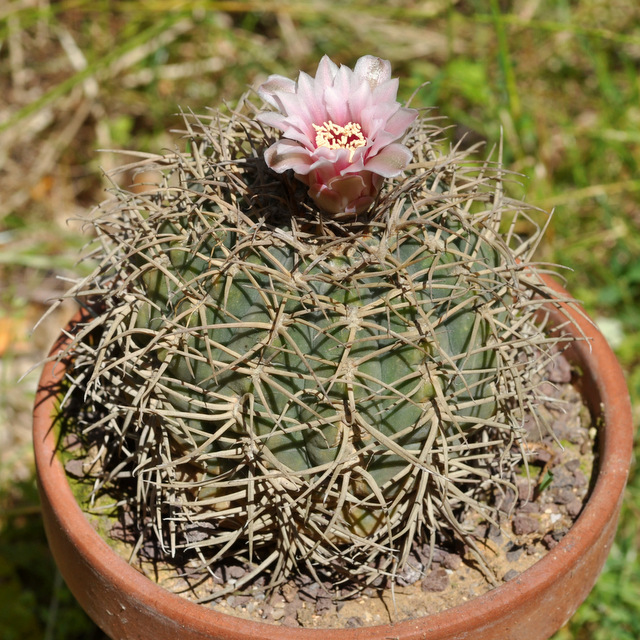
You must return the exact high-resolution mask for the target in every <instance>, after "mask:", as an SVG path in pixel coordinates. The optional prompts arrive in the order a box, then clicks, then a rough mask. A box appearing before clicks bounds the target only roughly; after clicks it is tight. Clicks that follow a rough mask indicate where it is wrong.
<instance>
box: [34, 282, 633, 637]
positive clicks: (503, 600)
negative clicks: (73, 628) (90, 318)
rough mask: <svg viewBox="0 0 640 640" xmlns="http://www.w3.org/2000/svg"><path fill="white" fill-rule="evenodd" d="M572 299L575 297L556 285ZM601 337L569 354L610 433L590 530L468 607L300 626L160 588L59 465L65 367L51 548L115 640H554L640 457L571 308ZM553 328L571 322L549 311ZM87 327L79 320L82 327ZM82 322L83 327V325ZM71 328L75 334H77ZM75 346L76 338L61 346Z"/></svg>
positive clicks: (46, 398)
mask: <svg viewBox="0 0 640 640" xmlns="http://www.w3.org/2000/svg"><path fill="white" fill-rule="evenodd" d="M546 281H547V283H548V284H550V285H551V286H553V287H554V288H555V289H556V290H557V291H558V292H559V293H560V294H561V295H566V296H568V294H567V293H566V292H565V291H563V290H562V288H560V287H559V286H558V285H557V284H554V283H553V281H551V280H550V279H546ZM564 311H565V313H566V314H568V315H570V316H571V317H572V318H573V319H574V321H575V324H576V327H579V329H577V328H576V327H572V326H570V325H569V326H567V327H566V329H567V330H571V331H582V332H583V333H584V335H585V336H587V337H588V338H589V340H578V341H575V342H574V343H572V345H571V347H570V349H569V351H568V352H567V354H568V357H569V358H570V360H571V361H572V362H573V363H574V364H575V365H576V366H577V367H578V368H579V370H580V371H581V372H582V378H581V390H582V393H583V397H584V399H585V401H586V402H587V404H588V405H589V407H590V409H591V411H592V413H593V415H595V416H600V417H601V418H602V420H601V421H600V422H601V424H603V425H604V428H603V429H602V430H601V432H600V433H599V437H598V442H599V466H598V475H597V479H596V482H595V484H594V486H593V491H592V493H591V496H590V498H589V501H588V503H587V504H586V506H585V508H584V510H583V512H582V514H581V515H580V517H579V519H578V521H577V522H576V524H575V525H574V527H573V528H572V529H571V531H570V532H569V533H568V534H567V535H566V536H565V537H564V538H563V539H562V541H561V542H560V543H559V544H558V545H557V546H556V547H555V548H554V549H553V550H552V551H550V552H549V553H548V554H547V555H546V556H545V557H544V558H543V559H542V560H540V561H539V562H537V563H536V564H535V565H533V566H532V567H531V568H530V569H528V570H527V571H525V572H523V573H522V574H521V575H520V576H518V578H516V579H514V580H512V581H510V582H507V583H505V584H503V585H501V586H499V587H497V588H496V589H494V590H492V591H490V592H488V593H486V594H485V595H483V596H480V597H478V598H476V599H474V600H472V601H469V602H467V603H465V604H463V605H460V606H458V607H455V608H452V609H449V610H447V611H444V612H442V613H439V614H435V615H432V616H428V617H423V618H417V619H415V620H410V621H406V622H401V623H397V624H394V625H384V626H376V627H363V628H356V629H298V628H289V627H283V626H276V625H268V624H261V623H257V622H251V621H246V620H242V619H240V618H235V617H232V616H228V615H224V614H220V613H217V612H215V611H213V610H211V609H209V608H207V607H206V606H203V605H197V604H194V603H191V602H189V601H187V600H185V599H184V598H181V597H179V596H177V595H174V594H172V593H170V592H169V591H166V590H165V589H163V588H161V587H159V586H158V585H156V584H155V583H153V582H152V581H150V580H149V579H147V578H146V577H144V576H143V575H142V574H140V573H139V572H137V571H136V570H135V569H134V568H133V567H131V566H130V565H128V564H127V563H126V562H125V561H124V560H123V559H121V558H120V557H119V556H117V555H116V554H115V553H114V552H113V551H112V550H111V549H110V547H109V546H108V545H107V544H106V542H104V541H103V540H102V539H101V538H100V536H99V535H98V533H97V532H96V531H95V530H94V529H93V528H92V527H91V525H90V524H89V522H88V520H87V519H86V518H85V516H84V514H83V513H82V511H81V509H80V507H79V506H78V504H77V503H76V501H75V499H74V497H73V494H72V492H71V489H70V487H69V485H68V482H67V479H66V476H65V471H64V468H63V466H62V464H61V463H60V461H59V460H58V458H57V456H56V445H57V443H56V438H55V433H54V431H53V428H52V426H53V425H52V416H53V414H54V407H55V400H56V393H57V388H58V385H59V382H60V380H61V379H62V377H63V375H64V366H63V364H61V363H56V362H50V363H48V364H47V365H46V366H45V368H44V371H43V373H42V377H41V380H40V385H39V388H38V392H37V396H36V403H35V409H34V431H33V435H34V450H35V460H36V467H37V474H38V482H39V489H40V495H41V499H42V509H43V518H44V523H45V528H46V532H47V537H48V539H49V544H50V547H51V550H52V553H53V555H54V558H55V560H56V562H57V564H58V566H59V568H60V571H61V573H62V575H63V577H64V579H65V580H66V582H67V584H68V585H69V588H70V589H71V591H72V592H73V594H74V595H75V597H76V598H77V599H78V601H79V603H80V604H81V605H82V607H83V608H84V609H85V610H86V611H87V613H88V614H89V615H90V616H91V618H92V619H93V620H94V621H95V622H96V623H97V624H98V625H99V626H100V627H101V628H102V629H103V630H104V631H105V632H106V633H107V634H108V635H109V636H110V637H112V638H113V639H114V640H129V639H131V640H133V639H147V638H149V639H153V640H165V639H166V640H169V639H171V640H175V639H178V638H179V639H180V640H205V639H208V640H255V639H264V640H320V639H322V640H328V639H335V640H365V639H366V640H389V639H391V638H393V639H398V640H400V639H402V640H466V639H471V638H473V640H544V639H545V638H549V637H550V636H551V635H552V634H553V633H554V632H555V631H556V630H557V629H559V628H560V627H561V626H562V625H563V624H564V623H565V622H566V621H567V620H568V619H569V618H570V617H571V615H572V614H573V613H574V611H575V610H576V608H577V607H578V605H579V604H580V603H581V602H582V601H583V600H584V599H585V598H586V596H587V595H588V593H589V592H590V590H591V588H592V587H593V585H594V583H595V581H596V579H597V577H598V574H599V573H600V571H601V569H602V566H603V564H604V561H605V559H606V557H607V554H608V552H609V549H610V546H611V542H612V540H613V538H614V535H615V531H616V525H617V520H618V515H619V512H620V506H621V502H622V496H623V491H624V487H625V483H626V479H627V474H628V470H629V464H630V459H631V452H632V439H633V433H632V420H631V406H630V401H629V396H628V393H627V388H626V382H625V379H624V375H623V373H622V370H621V368H620V366H619V364H618V362H617V361H616V358H615V356H614V354H613V352H612V351H611V349H610V348H609V346H608V344H607V342H606V340H605V339H604V337H603V336H602V335H601V334H600V333H599V332H598V331H597V329H596V328H595V327H594V326H593V325H592V324H591V322H590V321H589V320H588V319H587V318H586V317H585V316H583V315H581V312H579V311H577V310H576V309H572V308H570V307H565V309H564ZM549 312H550V314H551V317H552V319H555V321H556V323H557V324H559V323H562V322H563V320H564V316H563V315H562V314H561V313H559V312H558V311H557V310H555V309H553V308H551V307H550V308H549ZM76 321H77V319H76ZM71 324H73V322H72V323H71ZM67 330H73V327H72V326H69V327H67ZM68 342H69V339H68V337H66V336H65V335H64V334H63V335H62V336H61V337H60V339H59V340H58V342H57V343H56V345H54V347H53V349H52V352H51V353H52V354H55V353H58V352H59V351H60V350H61V349H62V348H64V345H65V344H66V343H68Z"/></svg>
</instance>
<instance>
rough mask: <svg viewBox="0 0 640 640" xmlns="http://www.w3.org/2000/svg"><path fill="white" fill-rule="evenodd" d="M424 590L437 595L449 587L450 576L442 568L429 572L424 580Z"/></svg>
mask: <svg viewBox="0 0 640 640" xmlns="http://www.w3.org/2000/svg"><path fill="white" fill-rule="evenodd" d="M421 586H422V590H423V591H430V592H433V593H437V592H439V591H444V590H445V589H446V588H447V587H448V586H449V574H448V573H447V572H446V570H445V569H442V568H441V567H439V568H437V569H433V570H432V571H429V573H428V574H427V575H426V576H425V577H424V578H423V580H422V585H421Z"/></svg>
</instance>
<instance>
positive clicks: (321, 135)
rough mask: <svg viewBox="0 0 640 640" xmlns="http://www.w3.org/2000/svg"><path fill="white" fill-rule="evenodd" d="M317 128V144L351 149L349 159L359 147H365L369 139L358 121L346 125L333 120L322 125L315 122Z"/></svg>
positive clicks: (318, 145) (331, 147) (330, 147)
mask: <svg viewBox="0 0 640 640" xmlns="http://www.w3.org/2000/svg"><path fill="white" fill-rule="evenodd" d="M313 128H314V129H315V130H316V146H317V147H327V148H328V149H349V150H350V151H351V153H350V154H349V160H351V158H352V157H353V152H354V151H355V150H356V149H357V148H358V147H364V146H365V145H366V144H367V141H366V139H365V137H364V135H363V134H362V127H361V126H360V125H359V124H358V123H357V122H348V123H347V124H346V125H345V126H344V127H341V126H340V125H339V124H335V123H334V122H332V121H331V120H329V121H327V122H325V123H324V124H322V125H317V124H314V125H313Z"/></svg>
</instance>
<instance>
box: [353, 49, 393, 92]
mask: <svg viewBox="0 0 640 640" xmlns="http://www.w3.org/2000/svg"><path fill="white" fill-rule="evenodd" d="M353 73H354V74H355V75H356V76H357V77H358V78H361V79H362V80H366V81H367V82H368V84H369V86H370V87H371V89H372V90H373V89H374V88H375V87H377V86H378V85H379V84H382V83H383V82H385V81H386V80H389V78H391V63H390V62H389V61H388V60H383V59H382V58H376V57H375V56H362V58H360V59H359V60H358V61H357V62H356V66H355V67H354V69H353Z"/></svg>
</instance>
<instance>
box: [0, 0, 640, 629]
mask: <svg viewBox="0 0 640 640" xmlns="http://www.w3.org/2000/svg"><path fill="white" fill-rule="evenodd" d="M325 53H326V54H328V55H329V56H330V57H331V58H332V59H333V60H334V61H335V62H338V63H345V64H349V65H352V64H353V63H354V62H355V60H356V59H357V58H358V57H360V56H361V55H364V54H374V55H377V56H380V57H383V58H386V59H389V60H391V62H392V65H393V69H394V75H397V76H399V77H400V78H401V81H400V99H401V100H402V101H404V100H407V99H408V98H409V97H410V96H411V95H412V94H413V93H414V91H416V90H418V92H417V94H416V96H415V97H414V98H413V102H412V106H416V107H430V108H431V107H432V108H434V109H435V113H437V114H439V115H443V116H446V117H447V118H449V119H450V121H451V123H452V124H454V125H456V127H457V128H456V129H455V131H453V132H452V137H453V138H455V139H459V138H460V137H461V136H462V135H463V134H464V135H465V136H466V137H465V141H466V142H465V144H466V143H475V142H481V141H484V142H486V148H487V150H489V149H491V148H492V147H493V146H494V145H495V144H496V143H498V142H499V141H500V139H501V137H502V139H503V141H504V161H505V164H506V165H507V167H508V168H509V169H511V170H513V171H514V172H517V173H518V174H520V176H519V178H518V180H516V181H514V182H513V183H512V184H510V185H509V189H510V190H511V195H513V196H515V197H518V198H526V200H527V201H529V202H531V203H533V204H535V205H537V206H539V207H541V208H543V209H546V210H551V209H553V210H555V214H554V217H553V220H552V223H551V225H550V227H549V230H548V233H547V235H546V239H545V241H544V242H543V243H542V245H541V247H540V249H539V256H538V257H539V259H540V260H543V261H548V262H553V263H562V264H563V265H566V266H567V267H569V268H570V270H567V271H565V272H564V275H565V278H566V281H567V284H568V287H569V289H570V290H571V292H572V293H573V294H574V295H575V296H576V297H577V298H578V299H580V300H581V301H582V302H583V303H584V305H585V307H586V308H587V310H588V312H589V313H590V314H591V315H592V317H593V318H595V319H596V321H597V323H598V324H599V326H600V327H601V329H602V330H603V332H604V333H605V335H606V336H607V338H608V339H609V341H610V343H611V345H612V346H613V348H614V349H615V351H616V353H617V354H618V356H619V358H620V361H621V362H622V365H623V367H624V369H625V372H626V374H627V380H628V385H629V390H630V392H631V396H632V401H633V403H634V407H635V408H634V420H635V423H636V425H637V424H638V423H639V422H640V404H639V400H640V175H639V174H638V165H639V164H640V4H639V3H638V2H637V0H513V1H510V0H483V1H480V0H477V1H476V0H459V1H455V0H416V1H410V0H386V1H370V2H365V1H363V0H340V2H333V1H330V0H327V1H324V2H322V1H320V0H311V1H308V2H295V1H288V0H278V1H277V2H268V1H265V2H249V1H246V2H243V1H231V0H230V1H227V2H214V1H212V0H209V1H208V0H201V1H197V2H182V1H179V0H145V2H139V1H138V0H111V1H109V0H91V1H90V2H89V1H88V0H59V1H53V0H2V1H0V358H1V359H0V638H3V639H4V640H14V639H19V640H41V639H45V640H76V639H77V640H91V639H94V638H96V639H97V638H100V639H102V638H104V636H103V635H102V634H101V632H100V631H99V630H98V629H96V628H95V626H94V625H93V624H92V623H91V622H90V621H89V620H88V618H87V617H86V616H85V615H84V613H83V612H82V611H81V610H80V609H79V608H78V606H77V605H76V604H75V601H74V599H73V597H72V596H71V595H70V594H69V592H68V591H67V589H66V587H65V585H64V584H63V581H62V580H61V578H60V576H59V574H58V573H57V571H56V569H55V566H54V564H53V562H52V560H51V558H50V555H49V552H48V549H47V546H46V541H45V538H44V532H43V530H42V526H41V523H40V515H39V504H38V498H37V493H36V488H35V481H34V471H33V461H32V453H31V444H30V426H31V407H32V402H33V395H34V389H35V387H36V384H37V379H38V372H37V371H32V372H30V373H27V372H29V371H30V369H31V368H32V367H34V366H36V365H37V364H38V362H39V360H40V359H41V358H42V357H43V356H44V355H45V354H46V351H47V350H48V348H49V346H50V345H51V343H52V342H53V339H54V337H55V335H56V334H57V333H58V332H59V330H60V328H61V327H62V326H63V324H64V323H65V321H66V319H67V318H68V317H69V316H70V315H71V313H72V311H73V306H72V305H65V306H63V307H62V308H60V309H59V310H58V311H57V312H56V313H55V314H52V315H51V316H49V317H48V318H47V320H46V322H44V323H43V324H42V325H41V326H40V328H39V329H38V330H37V331H36V332H35V333H32V329H33V326H34V324H35V322H36V321H37V319H38V318H39V317H40V316H41V315H42V313H43V312H44V311H45V310H46V308H47V305H48V301H49V300H50V299H51V298H54V297H56V296H57V295H59V294H60V293H61V292H62V291H64V290H65V289H66V288H67V282H65V280H68V279H69V278H73V277H77V276H78V275H80V274H81V273H83V271H86V269H87V266H86V265H83V266H80V267H78V266H77V265H76V259H77V256H78V252H79V250H80V249H81V248H82V246H83V244H84V243H85V242H86V240H87V237H86V236H83V234H82V227H83V225H82V217H83V216H84V215H86V214H87V213H88V212H89V211H90V210H91V208H92V207H93V206H95V205H96V204H97V203H98V202H100V201H101V200H102V199H104V197H105V195H106V194H105V188H107V187H108V181H107V180H106V179H105V177H104V172H105V171H108V170H110V169H112V168H114V167H116V166H118V165H120V164H124V163H126V161H127V159H128V158H127V156H126V155H122V154H118V153H113V152H105V151H100V150H105V149H108V150H119V149H120V150H122V149H127V148H129V149H135V150H138V151H148V152H158V151H162V150H164V149H172V148H174V147H175V146H176V145H179V144H180V141H179V138H178V136H177V135H173V134H172V133H171V130H172V129H174V128H176V127H178V126H179V122H180V120H179V117H178V116H177V115H176V114H177V113H178V111H179V110H180V109H183V110H188V109H191V110H193V111H194V112H196V113H203V112H206V110H207V109H210V108H216V107H218V106H219V105H221V104H222V103H223V102H225V101H227V102H229V103H231V104H232V103H233V102H234V100H236V99H237V98H238V97H239V96H240V95H241V94H242V93H243V92H244V91H246V90H247V88H248V87H250V86H255V85H256V84H257V83H259V82H261V81H263V80H264V79H265V78H266V77H267V76H268V75H269V74H272V73H278V74H282V75H286V76H289V77H292V78H295V77H297V73H298V70H299V69H303V70H305V71H308V72H310V73H311V74H313V73H315V68H316V66H317V63H318V60H319V59H320V57H321V56H322V55H323V54H325ZM424 83H428V84H426V85H425V86H423V85H424ZM420 87H422V88H420ZM25 374H27V375H26V376H25ZM22 376H24V377H22ZM639 450H640V445H638V446H636V452H638V451H639ZM639 518H640V479H639V478H638V474H637V472H636V471H634V472H633V473H632V477H631V480H630V484H629V488H628V491H627V499H626V504H625V507H624V511H623V516H622V520H621V523H620V528H619V532H618V536H617V539H616V544H615V546H614V547H613V549H612V551H611V555H610V558H609V560H608V563H607V566H606V569H605V571H604V573H603V574H602V576H601V578H600V580H599V581H598V584H597V586H596V588H595V590H594V592H593V593H592V595H591V596H590V597H589V599H588V600H587V602H586V603H585V604H584V605H583V606H582V607H581V608H580V609H579V610H578V612H577V613H576V615H575V616H574V618H573V619H572V620H571V621H570V622H569V623H568V624H567V626H566V627H565V628H563V629H562V630H561V631H560V632H559V633H558V634H557V636H556V637H555V640H569V639H572V638H578V639H581V640H582V639H592V638H593V639H595V640H636V639H637V638H639V637H640V611H639V607H638V597H639V594H640V560H639V558H638V548H639V546H640V529H639V524H638V523H639Z"/></svg>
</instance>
